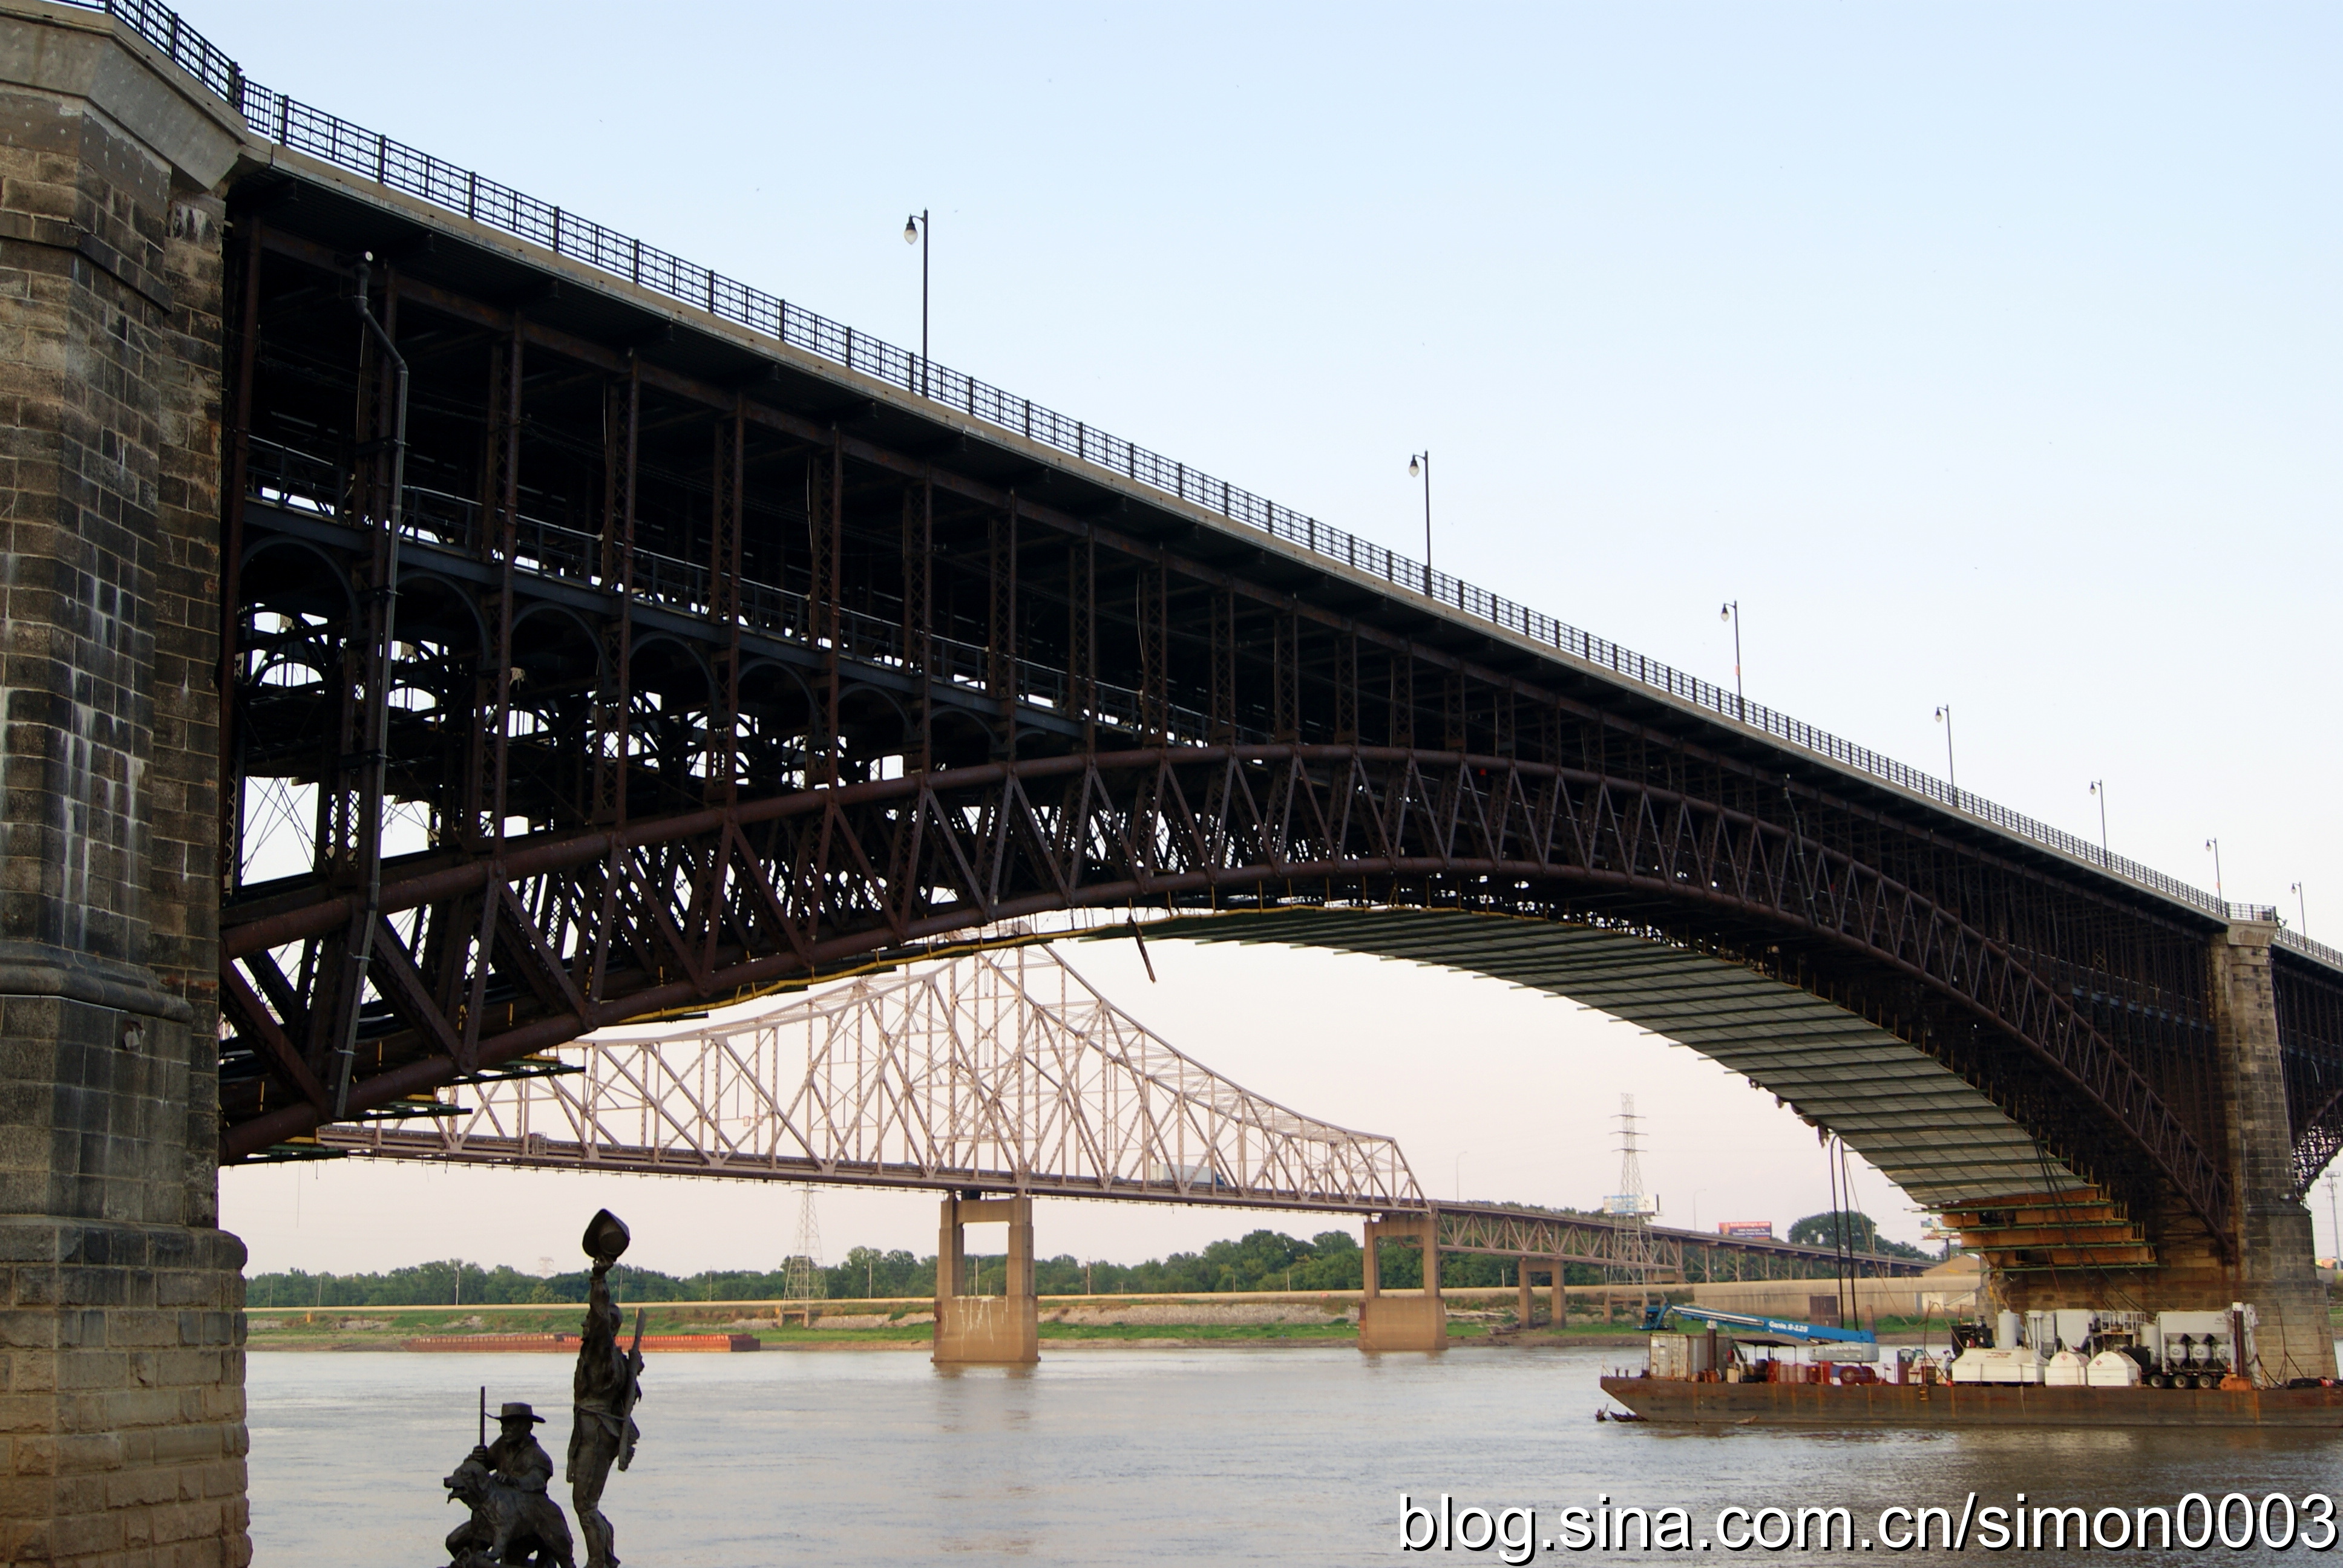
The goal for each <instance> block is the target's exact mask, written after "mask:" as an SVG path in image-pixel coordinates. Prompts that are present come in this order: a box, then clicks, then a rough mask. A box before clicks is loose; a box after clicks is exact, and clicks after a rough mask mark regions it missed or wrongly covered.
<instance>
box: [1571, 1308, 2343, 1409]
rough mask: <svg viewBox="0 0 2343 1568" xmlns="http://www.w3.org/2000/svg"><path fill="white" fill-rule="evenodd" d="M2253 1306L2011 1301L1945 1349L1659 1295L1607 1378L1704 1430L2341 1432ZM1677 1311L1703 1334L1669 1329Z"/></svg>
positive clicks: (1622, 1394)
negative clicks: (1631, 1364) (2185, 1308)
mask: <svg viewBox="0 0 2343 1568" xmlns="http://www.w3.org/2000/svg"><path fill="white" fill-rule="evenodd" d="M2254 1316H2255V1314H2254V1311H2253V1309H2252V1308H2251V1307H2250V1306H2247V1304H2245V1303H2244V1302H2236V1303H2233V1304H2232V1305H2231V1306H2230V1308H2229V1310H2228V1311H2227V1312H2101V1311H2089V1310H2065V1309H2062V1310H2059V1311H2056V1312H2031V1313H2027V1314H2026V1315H2025V1316H2024V1317H2023V1318H2020V1316H2019V1315H2018V1314H2016V1313H2014V1312H2003V1313H2001V1314H1999V1317H1998V1320H1997V1321H1996V1322H1991V1323H1988V1322H1985V1321H1983V1320H1979V1321H1977V1322H1973V1323H1962V1324H1956V1325H1954V1328H1953V1332H1952V1334H1951V1336H1950V1337H1951V1339H1952V1344H1951V1345H1950V1346H1948V1347H1947V1348H1946V1350H1945V1351H1943V1352H1940V1353H1932V1352H1927V1351H1926V1350H1922V1351H1911V1350H1898V1351H1896V1352H1893V1353H1892V1354H1891V1355H1888V1356H1886V1357H1885V1358H1883V1356H1882V1354H1881V1352H1882V1349H1883V1347H1882V1346H1880V1345H1879V1343H1878V1342H1877V1341H1876V1339H1875V1336H1874V1335H1873V1334H1872V1333H1871V1332H1868V1331H1867V1330H1863V1329H1854V1328H1841V1327H1839V1326H1837V1325H1835V1324H1823V1323H1809V1322H1796V1321H1793V1320H1785V1319H1779V1318H1766V1317H1759V1316H1756V1315H1755V1314H1749V1313H1740V1312H1720V1311H1717V1310H1715V1309H1713V1308H1704V1307H1697V1306H1674V1305H1669V1306H1661V1307H1655V1308H1654V1309H1652V1310H1651V1311H1650V1312H1648V1313H1647V1314H1646V1316H1645V1319H1644V1328H1645V1329H1646V1330H1648V1331H1651V1337H1650V1340H1649V1342H1648V1345H1647V1349H1646V1354H1645V1364H1644V1370H1643V1371H1642V1372H1641V1373H1639V1374H1636V1375H1633V1376H1628V1375H1614V1376H1611V1377H1606V1378H1604V1379H1603V1380H1602V1388H1603V1392H1604V1393H1606V1394H1608V1395H1610V1396H1611V1397H1612V1398H1613V1399H1614V1400H1616V1401H1618V1402H1620V1403H1621V1404H1623V1405H1624V1406H1626V1407H1627V1409H1628V1411H1629V1412H1631V1413H1630V1414H1629V1415H1628V1416H1626V1417H1624V1418H1622V1419H1626V1420H1634V1421H1654V1422H1679V1423H1685V1424H1694V1425H1705V1426H1755V1425H1764V1426H1805V1427H1863V1426H1912V1427H1956V1426H2027V1427H2084V1426H2129V1427H2156V1426H2218V1427H2270V1428H2278V1429H2288V1430H2296V1431H2308V1432H2343V1386H2339V1385H2338V1380H2336V1379H2334V1378H2331V1377H2320V1378H2308V1377H2303V1378H2294V1379H2291V1380H2288V1381H2287V1382H2278V1380H2275V1379H2273V1378H2271V1377H2269V1376H2268V1375H2267V1374H2266V1373H2265V1372H2264V1369H2263V1366H2262V1362H2261V1360H2260V1357H2259V1355H2258V1352H2257V1351H2256V1348H2255V1344H2254V1328H2255V1322H2254ZM1671 1317H1680V1318H1683V1319H1684V1320H1687V1321H1688V1322H1693V1323H1696V1324H1701V1325H1704V1332H1692V1333H1671V1332H1664V1331H1665V1330H1666V1326H1667V1320H1668V1319H1669V1318H1671Z"/></svg>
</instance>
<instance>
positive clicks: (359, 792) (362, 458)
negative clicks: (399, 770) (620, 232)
mask: <svg viewBox="0 0 2343 1568" xmlns="http://www.w3.org/2000/svg"><path fill="white" fill-rule="evenodd" d="M383 293H384V300H383V308H382V320H383V325H384V329H385V330H386V332H387V333H388V334H390V335H391V336H392V337H394V338H395V337H396V336H397V331H398V289H397V281H396V278H395V276H392V277H386V278H385V280H384V290H383ZM359 343H360V348H359V357H358V377H357V407H356V410H355V415H354V417H353V419H352V432H353V434H354V435H355V436H356V437H357V453H358V455H357V459H356V467H355V468H354V470H353V472H352V475H351V486H350V496H351V501H352V505H353V508H354V509H355V510H356V512H357V517H356V518H354V519H352V520H354V521H356V522H357V523H359V524H361V525H362V526H364V525H368V524H370V523H373V524H375V525H376V526H369V527H368V530H367V543H368V549H367V560H366V564H365V566H364V567H362V568H360V575H359V578H358V580H357V582H356V583H355V584H354V585H353V587H354V588H355V590H356V591H355V592H354V594H353V596H352V603H353V605H354V607H355V609H354V613H353V615H352V617H351V623H350V625H349V626H348V627H347V628H346V635H345V638H344V640H343V644H342V680H341V695H342V700H341V713H340V716H339V718H340V722H339V724H338V725H337V734H336V737H335V739H336V741H337V744H336V746H335V754H334V758H333V762H332V766H331V768H330V769H327V770H324V771H323V773H322V774H321V778H320V782H319V788H318V791H317V795H318V801H317V808H318V827H319V839H318V843H317V858H316V860H315V862H314V863H315V865H316V867H317V869H318V870H319V871H320V872H323V873H325V874H326V875H327V876H329V877H331V878H332V879H334V880H335V881H337V883H340V884H342V885H344V886H347V887H351V888H358V887H362V886H363V884H364V883H365V881H366V879H367V871H368V869H369V864H370V863H378V862H379V859H380V857H381V854H382V809H383V799H382V785H381V775H380V774H379V773H378V772H377V769H375V768H374V767H373V766H372V761H371V759H372V758H373V756H374V754H376V753H377V752H379V751H381V750H382V749H384V748H385V747H386V746H387V743H388V738H387V734H386V730H387V715H386V714H385V713H384V712H383V708H382V705H381V704H379V703H378V702H377V701H376V695H377V693H378V692H380V691H383V690H385V689H387V685H388V682H389V680H390V678H391V670H390V649H389V648H387V647H386V646H385V644H384V638H383V635H382V632H383V618H384V616H385V615H386V614H387V612H388V610H389V595H390V591H391V588H390V580H389V575H390V561H389V551H390V529H389V527H388V519H389V518H390V516H391V512H390V505H389V501H390V495H391V484H392V479H391V469H392V466H393V465H392V462H391V450H390V448H391V445H392V443H391V440H390V438H389V433H390V428H391V422H392V420H393V419H394V418H395V417H397V416H396V412H395V409H394V408H393V406H392V400H393V396H394V395H393V393H392V391H391V387H390V382H391V377H392V376H393V374H394V372H393V369H392V367H391V363H390V361H389V359H388V357H387V356H386V355H384V354H383V353H382V351H381V347H380V345H379V344H378V343H377V340H376V338H375V337H374V335H373V334H372V333H371V332H367V333H363V334H362V336H361V337H360V338H359ZM377 520H378V522H377ZM353 901H354V902H355V901H356V900H353ZM370 934H371V933H370V932H366V931H363V930H362V929H361V922H360V921H359V920H358V919H357V916H356V914H355V912H354V914H353V918H352V920H351V922H350V926H349V928H348V929H347V930H345V931H343V932H341V933H340V934H339V936H338V937H337V938H332V939H327V940H325V941H322V942H319V943H317V944H315V945H314V946H313V947H312V948H311V950H310V951H309V953H308V954H307V959H308V960H310V961H312V962H314V963H315V965H316V969H315V970H314V983H315V985H316V988H317V989H316V1000H315V1001H314V1002H313V1004H312V1006H311V1008H310V1011H309V1020H308V1021H309V1039H308V1040H307V1042H306V1050H307V1056H308V1064H309V1067H310V1070H312V1071H313V1072H315V1073H316V1074H317V1076H318V1077H319V1078H320V1079H321V1080H323V1079H325V1078H327V1072H328V1069H327V1055H328V1053H329V1052H331V1051H334V1050H337V1049H339V1048H340V1047H341V1046H343V1045H344V1044H345V1043H346V1042H347V1041H348V1040H349V1039H350V1035H351V1030H352V1020H353V1019H354V1017H355V1015H356V1013H357V1009H358V1008H359V1007H360V1006H361V1005H362V1004H363V1002H364V1000H365V997H364V994H363V992H364V987H363V985H362V984H361V983H360V980H359V975H360V973H361V972H362V970H363V968H364V964H363V961H362V960H361V961H359V962H357V963H356V964H354V963H353V962H352V958H353V955H354V954H356V953H357V951H358V947H357V944H358V943H359V942H360V941H362V940H365V939H366V937H367V935H370Z"/></svg>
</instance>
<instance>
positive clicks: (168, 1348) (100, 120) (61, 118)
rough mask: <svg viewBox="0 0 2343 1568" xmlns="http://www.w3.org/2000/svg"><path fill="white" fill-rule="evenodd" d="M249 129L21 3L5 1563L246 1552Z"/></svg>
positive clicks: (10, 12) (1, 1205) (11, 575)
mask: <svg viewBox="0 0 2343 1568" xmlns="http://www.w3.org/2000/svg"><path fill="white" fill-rule="evenodd" d="M240 134H241V126H240V124H239V123H238V122H237V121H236V118H235V116H233V115H231V114H229V113H228V112H227V111H226V108H225V107H223V106H220V105H219V104H218V103H217V102H216V100H209V99H207V98H206V97H204V96H203V95H201V94H200V93H199V92H198V91H197V90H196V89H195V87H194V84H193V83H192V82H191V81H190V80H188V79H187V78H186V77H185V76H183V75H180V74H179V73H177V72H176V70H174V69H173V68H171V67H170V66H168V65H165V64H163V63H162V62H161V61H160V60H159V59H158V58H157V57H156V55H154V54H153V52H152V51H150V50H148V49H147V48H146V45H143V44H140V43H137V42H136V41H134V40H133V39H131V38H130V37H129V35H127V34H126V33H118V32H117V31H116V28H115V26H114V25H113V24H112V23H111V22H110V21H109V20H108V19H107V18H106V17H104V16H102V15H94V14H92V13H88V12H80V11H67V10H64V9H61V8H56V7H51V6H45V5H31V4H25V3H24V0H0V594H5V598H0V705H5V712H0V782H4V783H5V788H0V1562H5V1563H11V1564H15V1563H42V1564H96V1563H106V1564H108V1565H110V1568H113V1565H146V1564H153V1565H156V1568H160V1565H162V1564H187V1565H191V1568H192V1565H196V1564H202V1565H206V1568H208V1565H211V1564H240V1563H246V1562H248V1561H249V1560H250V1557H251V1551H250V1548H249V1545H248V1543H247V1541H246V1533H245V1523H246V1514H245V1471H244V1452H245V1431H244V1365H243V1353H244V1352H243V1319H242V1308H243V1300H244V1283H243V1275H242V1267H243V1263H244V1249H243V1247H242V1245H241V1244H240V1243H238V1242H237V1241H236V1238H235V1237H233V1236H230V1235H227V1234H226V1233H224V1232H222V1231H220V1230H219V1229H218V1228H217V1176H216V1160H217V1155H218V1149H219V1123H218V1114H217V1111H216V1091H215V1073H216V1055H217V1038H218V1037H217V1012H216V1007H215V1002H214V998H215V992H216V975H217V972H218V961H217V956H216V938H215V933H216V927H217V921H218V906H219V866H218V855H217V833H216V823H217V819H218V814H219V803H218V797H217V779H218V775H219V770H220V759H219V756H218V729H217V722H216V716H217V713H218V709H219V699H218V694H217V687H216V670H215V668H214V662H215V659H216V657H217V655H216V648H217V633H216V623H217V618H218V615H219V581H218V562H217V539H218V535H219V505H218V488H219V475H220V448H219V440H220V414H219V407H220V388H221V376H220V368H221V367H220V354H221V331H220V306H221V256H222V236H221V229H222V206H221V203H220V201H219V200H218V199H217V198H216V194H215V193H216V191H217V189H218V188H219V186H220V182H221V181H222V179H223V177H224V176H226V175H227V173H228V171H229V169H230V166H231V165H232V164H233V162H234V160H235V157H236V151H237V146H238V142H239V138H240Z"/></svg>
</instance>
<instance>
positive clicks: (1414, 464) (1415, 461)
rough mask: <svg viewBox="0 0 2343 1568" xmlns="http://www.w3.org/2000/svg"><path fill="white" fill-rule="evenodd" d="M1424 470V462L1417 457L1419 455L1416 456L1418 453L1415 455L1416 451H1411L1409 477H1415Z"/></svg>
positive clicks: (1408, 461) (1408, 456)
mask: <svg viewBox="0 0 2343 1568" xmlns="http://www.w3.org/2000/svg"><path fill="white" fill-rule="evenodd" d="M1422 473H1423V462H1422V461H1421V460H1420V459H1419V458H1417V457H1416V455H1415V454H1414V453H1413V452H1410V453H1409V454H1408V455H1407V477H1409V478H1411V479H1413V478H1414V477H1417V476H1418V475H1420V474H1422Z"/></svg>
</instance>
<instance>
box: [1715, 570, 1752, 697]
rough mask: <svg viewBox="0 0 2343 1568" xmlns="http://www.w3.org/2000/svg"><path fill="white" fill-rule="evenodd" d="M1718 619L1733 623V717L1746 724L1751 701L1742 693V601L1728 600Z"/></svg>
mask: <svg viewBox="0 0 2343 1568" xmlns="http://www.w3.org/2000/svg"><path fill="white" fill-rule="evenodd" d="M1716 618H1717V619H1719V620H1729V621H1731V622H1732V623H1733V717H1734V718H1735V719H1741V720H1742V721H1744V722H1746V721H1747V720H1748V718H1749V699H1748V698H1746V697H1745V696H1744V695H1742V691H1741V601H1740V600H1739V599H1737V598H1735V599H1727V600H1725V603H1724V604H1722V605H1720V606H1719V607H1717V611H1716Z"/></svg>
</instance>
